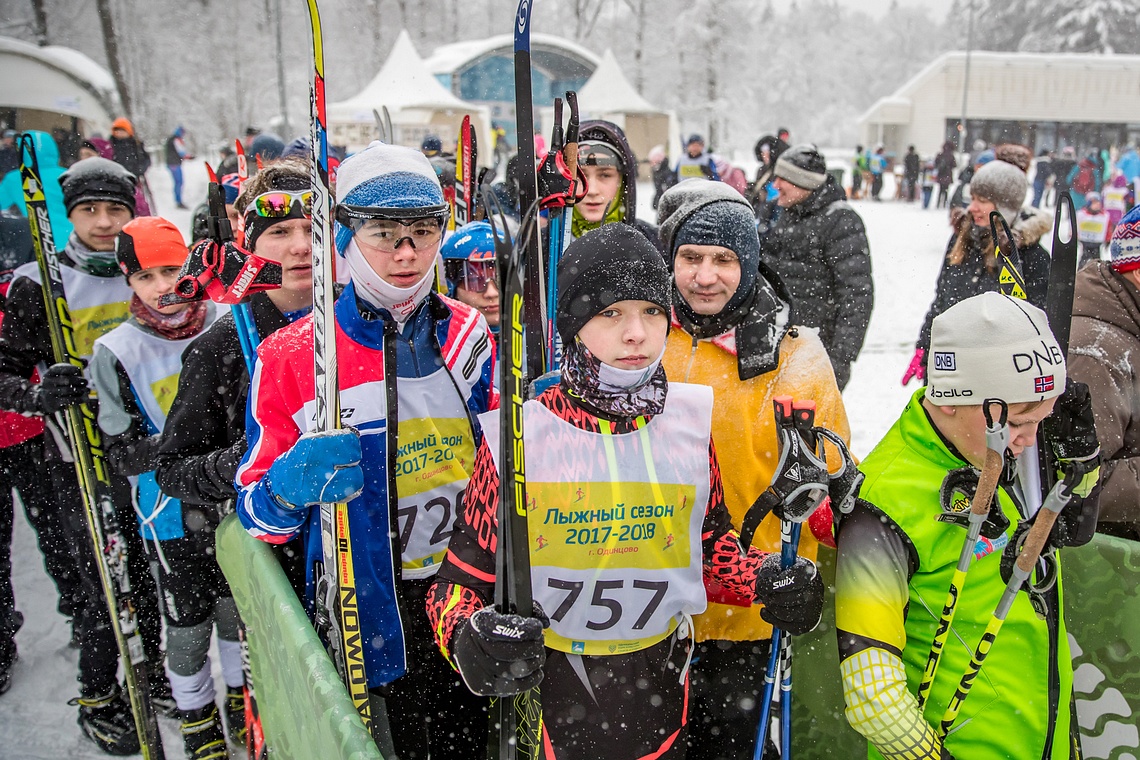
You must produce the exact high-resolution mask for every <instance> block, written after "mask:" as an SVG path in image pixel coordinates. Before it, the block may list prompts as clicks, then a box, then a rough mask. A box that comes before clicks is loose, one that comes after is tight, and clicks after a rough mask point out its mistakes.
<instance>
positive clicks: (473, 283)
mask: <svg viewBox="0 0 1140 760" xmlns="http://www.w3.org/2000/svg"><path fill="white" fill-rule="evenodd" d="M458 263H459V264H461V265H462V266H461V267H460V269H459V277H458V281H457V282H456V285H457V286H458V287H461V288H463V289H464V290H466V291H469V292H471V293H482V292H484V291H486V290H487V286H488V285H490V284H491V283H492V282H495V273H496V267H495V260H494V259H486V260H483V261H471V260H468V261H460V262H458Z"/></svg>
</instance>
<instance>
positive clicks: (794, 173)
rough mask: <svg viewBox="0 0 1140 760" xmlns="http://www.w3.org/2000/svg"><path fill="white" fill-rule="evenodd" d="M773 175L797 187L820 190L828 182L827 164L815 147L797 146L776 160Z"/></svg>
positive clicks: (807, 145)
mask: <svg viewBox="0 0 1140 760" xmlns="http://www.w3.org/2000/svg"><path fill="white" fill-rule="evenodd" d="M773 173H774V174H775V175H776V176H777V177H779V178H780V179H783V180H787V181H788V182H791V183H792V184H793V185H795V186H796V187H799V188H802V189H804V190H818V189H819V188H820V187H821V186H822V185H823V183H824V182H826V181H827V162H826V161H825V160H824V158H823V155H822V154H821V153H820V152H819V149H818V148H816V147H815V146H814V145H809V144H807V143H805V144H803V145H795V146H793V147H791V148H788V149H787V150H785V151H784V152H783V153H781V154H780V157H779V158H778V159H776V168H775V170H774V172H773Z"/></svg>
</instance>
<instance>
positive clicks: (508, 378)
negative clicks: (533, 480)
mask: <svg viewBox="0 0 1140 760" xmlns="http://www.w3.org/2000/svg"><path fill="white" fill-rule="evenodd" d="M524 2H526V0H524ZM524 11H525V12H526V13H527V14H529V8H527V9H524V8H522V7H520V9H519V12H520V19H521V18H523V16H522V15H521V14H522V13H523V12H524ZM525 20H526V21H529V15H528V16H526V17H525ZM487 197H488V198H489V199H490V200H491V202H492V204H494V205H495V206H496V207H497V206H498V201H497V200H496V199H495V196H494V194H492V193H488V194H487ZM499 215H500V219H501V220H502V222H503V231H502V236H500V234H499V232H498V231H497V230H496V229H495V221H494V215H493V214H488V217H487V218H488V219H489V220H490V223H491V232H492V236H493V237H494V240H495V254H496V259H497V261H498V269H499V277H500V281H501V282H502V297H501V298H500V300H499V315H500V316H499V329H500V333H499V334H500V343H499V345H500V350H501V352H502V353H501V364H500V365H499V371H500V373H501V374H500V376H499V388H500V393H501V401H500V406H499V436H500V440H499V473H500V476H499V477H500V486H499V503H498V507H497V514H498V521H499V527H498V549H497V551H496V552H495V608H496V609H497V610H498V611H499V612H501V613H503V614H512V613H513V614H517V615H527V616H529V615H533V614H534V596H533V589H532V585H531V584H532V581H531V572H530V549H529V548H528V544H529V540H528V533H527V531H528V527H527V492H526V457H525V455H524V442H525V437H524V435H523V403H524V402H525V401H526V396H527V379H528V378H527V375H526V365H527V361H526V359H527V357H526V353H525V352H526V350H527V348H528V346H527V345H526V338H525V335H524V330H525V324H526V323H525V303H524V302H525V295H524V294H525V293H526V273H527V269H528V268H529V267H530V265H531V263H533V259H531V258H530V257H529V256H526V255H524V254H525V252H526V251H527V250H528V249H529V246H528V245H527V240H528V236H531V237H532V238H533V236H534V235H535V234H536V232H537V231H536V230H535V227H537V224H536V221H537V218H538V217H537V214H530V213H527V214H524V215H523V221H522V226H521V227H520V228H519V232H518V236H517V238H516V239H515V240H514V241H513V242H512V240H511V237H510V232H509V231H508V230H507V229H506V219H505V217H504V215H503V213H502V210H501V208H500V209H499ZM490 713H491V720H490V727H489V732H488V734H489V741H488V756H489V757H491V758H497V759H498V760H516V759H519V760H537V758H538V757H539V754H540V752H541V749H542V692H541V690H540V689H539V687H535V688H533V689H529V690H527V691H524V692H521V693H519V694H516V695H514V696H513V697H499V698H498V699H496V700H494V701H493V702H492V703H491V709H490Z"/></svg>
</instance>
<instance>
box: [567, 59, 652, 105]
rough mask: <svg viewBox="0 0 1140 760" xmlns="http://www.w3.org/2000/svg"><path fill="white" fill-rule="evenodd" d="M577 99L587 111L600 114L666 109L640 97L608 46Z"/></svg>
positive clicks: (579, 91)
mask: <svg viewBox="0 0 1140 760" xmlns="http://www.w3.org/2000/svg"><path fill="white" fill-rule="evenodd" d="M578 102H579V103H580V104H581V107H582V112H583V114H584V115H589V116H597V117H601V116H603V115H605V114H612V113H665V112H664V111H662V110H661V109H660V108H657V107H655V106H654V105H652V104H651V103H650V102H649V101H648V100H646V99H645V98H643V97H641V94H640V93H638V91H637V90H635V89H633V85H631V84H630V83H629V80H628V79H626V78H625V74H623V73H622V70H621V66H620V65H619V64H618V62H617V58H615V57H614V54H613V51H612V50H609V49H607V50H606V52H605V54H604V55H603V56H602V61H601V63H599V64H598V68H597V69H595V70H594V73H593V75H592V76H591V77H590V79H589V81H587V82H586V84H584V85H582V89H580V90H578Z"/></svg>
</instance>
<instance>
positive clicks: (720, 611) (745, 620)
mask: <svg viewBox="0 0 1140 760" xmlns="http://www.w3.org/2000/svg"><path fill="white" fill-rule="evenodd" d="M663 363H664V366H665V373H666V375H668V377H669V379H670V380H673V381H676V382H685V383H700V384H703V385H709V386H712V389H713V420H712V434H713V435H712V437H713V443H714V444H715V445H716V453H717V459H718V460H719V462H720V471H721V477H722V478H723V480H724V498H725V502H726V503H727V505H728V511H729V514H731V515H732V523H733V525H734V526H735V527H736V528H737V529H739V528H740V524H741V521H742V520H743V519H744V513H745V512H746V511H747V510H748V508H749V507H750V506H752V503H753V502H754V501H756V497H757V496H759V495H760V494H761V493H763V491H764V490H765V489H766V488H767V487H768V484H769V483H770V482H771V480H772V474H773V472H774V471H775V469H776V461H777V457H778V453H777V450H776V422H775V416H774V413H773V409H772V399H773V398H774V397H776V396H793V397H795V398H796V399H804V400H806V399H814V400H815V403H816V418H815V419H816V425H820V426H823V427H826V428H829V429H830V430H833V431H835V432H836V433H838V434H839V436H840V437H842V438H843V440H844V441H847V442H850V440H851V428H850V426H849V425H848V423H847V412H846V410H845V409H844V408H843V399H842V397H841V396H840V394H839V388H838V387H837V386H836V384H835V374H834V373H833V372H832V369H831V362H830V361H829V360H828V358H827V352H826V351H825V350H824V348H823V344H822V343H821V342H820V340H819V335H818V333H817V332H816V331H815V330H813V329H810V328H804V327H798V328H793V329H791V330H789V331H788V333H787V334H786V335H785V336H784V338H783V340H782V341H781V342H780V363H779V365H778V366H777V367H776V369H775V370H774V371H772V372H768V373H767V374H764V375H760V376H758V377H754V378H751V379H749V380H744V381H741V380H740V376H739V374H738V373H737V365H736V346H735V337H734V333H732V332H730V333H725V334H724V335H720V336H717V337H716V338H713V339H711V340H701V341H698V342H697V343H696V345H694V343H693V337H692V336H691V335H689V334H688V333H687V332H685V330H684V329H682V328H680V327H678V326H677V323H676V322H674V325H673V329H672V331H671V332H670V333H669V339H668V342H667V343H666V346H665V358H664V360H663ZM827 454H828V464H829V465H830V466H831V467H832V469H833V470H834V469H838V461H839V460H838V454H836V452H835V451H834V449H832V448H831V447H830V445H829V446H828V452H827ZM752 545H753V546H755V547H757V548H759V549H761V550H763V551H769V552H772V551H775V552H778V551H779V550H780V523H779V520H777V519H776V518H775V517H774V516H773V515H769V516H768V517H767V518H765V519H764V522H763V523H761V524H760V528H759V529H758V530H757V531H756V537H755V538H754V539H753V541H752ZM818 546H819V545H818V543H817V542H816V540H815V538H814V537H813V536H812V535H811V531H809V530H807V529H806V528H805V530H804V531H803V533H802V535H801V538H800V554H801V555H803V556H805V557H809V558H810V559H812V560H814V559H815V557H816V553H817V549H818ZM759 610H760V608H759V607H757V606H753V607H733V606H730V605H726V604H715V603H711V602H710V604H709V606H708V609H707V610H706V611H705V612H703V613H701V614H700V615H698V616H697V617H696V618H695V622H696V629H697V630H696V637H697V641H707V640H709V639H721V640H728V641H755V640H760V639H768V638H771V636H772V626H770V625H768V624H767V623H765V622H764V621H763V620H761V619H760V611H759Z"/></svg>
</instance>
